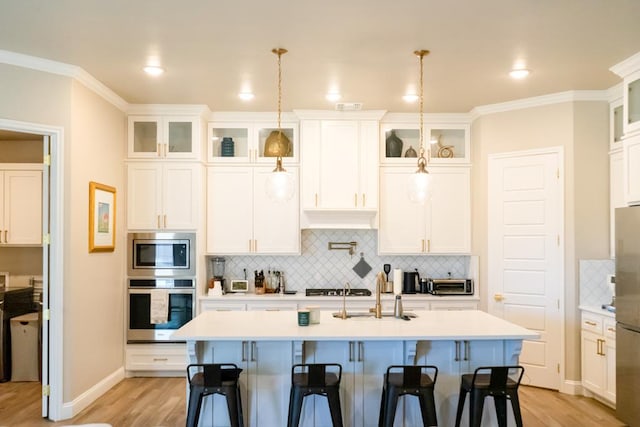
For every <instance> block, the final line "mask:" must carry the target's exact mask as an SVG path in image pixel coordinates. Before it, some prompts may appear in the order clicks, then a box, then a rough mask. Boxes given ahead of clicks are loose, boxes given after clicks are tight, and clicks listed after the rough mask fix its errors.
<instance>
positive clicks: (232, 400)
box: [187, 363, 244, 427]
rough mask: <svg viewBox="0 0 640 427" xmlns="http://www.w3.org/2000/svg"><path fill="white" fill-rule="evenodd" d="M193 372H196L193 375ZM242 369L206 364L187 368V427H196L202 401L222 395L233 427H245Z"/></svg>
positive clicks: (230, 365)
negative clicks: (241, 389) (207, 397)
mask: <svg viewBox="0 0 640 427" xmlns="http://www.w3.org/2000/svg"><path fill="white" fill-rule="evenodd" d="M192 372H194V374H193V375H191V374H192ZM240 372H242V369H240V368H238V366H237V365H235V364H233V363H204V364H192V365H189V366H187V379H188V380H189V407H188V409H187V427H196V426H197V425H198V419H199V418H200V409H201V407H202V399H203V398H204V397H205V396H209V395H211V394H222V395H223V396H225V398H226V400H227V408H228V409H229V419H230V421H231V426H232V427H243V425H244V422H243V420H242V400H241V398H240V383H239V382H238V378H239V377H240Z"/></svg>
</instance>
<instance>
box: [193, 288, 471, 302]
mask: <svg viewBox="0 0 640 427" xmlns="http://www.w3.org/2000/svg"><path fill="white" fill-rule="evenodd" d="M380 297H381V299H382V300H383V301H386V300H389V301H393V299H394V298H395V294H392V293H384V294H382V295H380ZM346 298H347V305H348V303H349V301H375V299H376V296H375V294H372V295H369V296H348V297H346ZM198 299H199V300H201V301H239V300H242V301H252V302H253V301H294V300H295V301H298V300H320V301H336V300H340V301H342V297H341V296H320V295H317V296H306V295H305V292H304V291H299V292H298V293H296V294H289V295H285V294H260V295H259V294H255V293H249V292H246V293H243V292H236V293H230V292H228V293H226V294H224V295H222V296H220V295H218V296H209V295H200V296H199V297H198ZM479 299H480V298H479V297H477V296H475V295H444V296H440V295H431V294H402V300H403V301H411V300H429V301H478V300H479Z"/></svg>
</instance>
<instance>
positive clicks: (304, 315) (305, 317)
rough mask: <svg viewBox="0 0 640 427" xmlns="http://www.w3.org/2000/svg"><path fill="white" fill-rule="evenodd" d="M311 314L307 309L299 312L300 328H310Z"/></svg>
mask: <svg viewBox="0 0 640 427" xmlns="http://www.w3.org/2000/svg"><path fill="white" fill-rule="evenodd" d="M309 317H310V312H309V310H308V309H306V308H301V309H300V310H298V326H309Z"/></svg>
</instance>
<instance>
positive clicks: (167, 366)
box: [125, 344, 187, 376]
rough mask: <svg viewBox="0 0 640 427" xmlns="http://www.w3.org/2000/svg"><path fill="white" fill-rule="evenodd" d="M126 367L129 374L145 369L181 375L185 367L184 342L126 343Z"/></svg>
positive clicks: (185, 353)
mask: <svg viewBox="0 0 640 427" xmlns="http://www.w3.org/2000/svg"><path fill="white" fill-rule="evenodd" d="M125 352H126V357H125V361H126V369H127V371H131V372H129V375H135V374H136V373H140V372H145V371H172V372H175V373H176V375H179V376H183V375H184V374H185V369H186V368H187V364H186V360H187V350H186V345H185V344H127V346H126V349H125Z"/></svg>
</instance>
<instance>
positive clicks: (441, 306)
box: [429, 301, 478, 310]
mask: <svg viewBox="0 0 640 427" xmlns="http://www.w3.org/2000/svg"><path fill="white" fill-rule="evenodd" d="M429 308H430V309H431V310H477V309H478V303H477V302H476V301H437V302H432V303H431V304H430V305H429Z"/></svg>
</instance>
